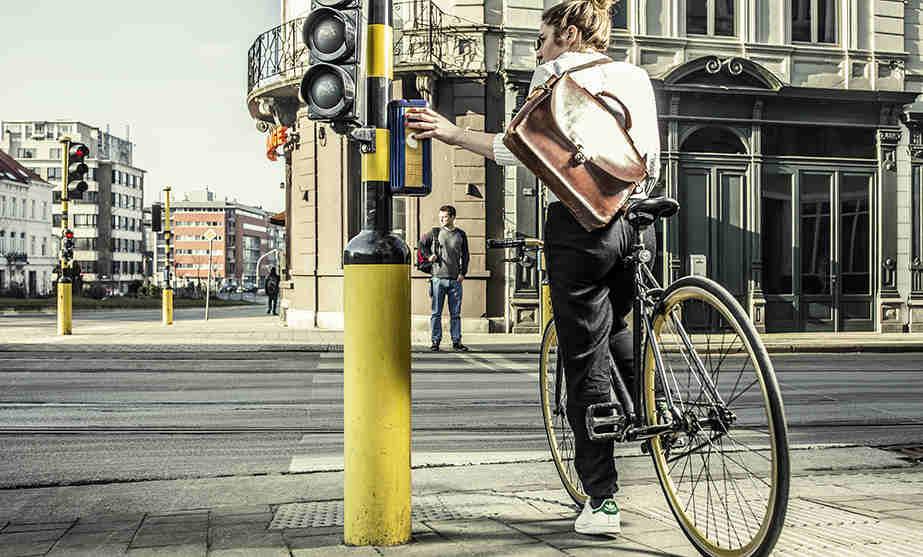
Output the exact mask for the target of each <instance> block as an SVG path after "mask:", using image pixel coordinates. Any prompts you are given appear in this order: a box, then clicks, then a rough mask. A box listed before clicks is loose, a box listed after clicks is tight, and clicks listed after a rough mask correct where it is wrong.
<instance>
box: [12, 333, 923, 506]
mask: <svg viewBox="0 0 923 557" xmlns="http://www.w3.org/2000/svg"><path fill="white" fill-rule="evenodd" d="M536 357H537V356H536V355H534V354H522V355H520V354H492V353H471V354H464V355H459V354H454V353H439V354H428V353H424V354H414V360H413V369H414V376H413V427H414V434H413V444H414V451H415V453H417V454H420V455H425V456H423V457H421V458H420V460H419V462H423V463H425V461H431V462H436V463H438V462H439V459H440V458H447V459H448V458H454V459H458V458H462V457H460V456H459V455H464V458H471V459H475V460H477V459H487V460H490V459H491V458H505V459H516V458H518V457H520V456H521V458H523V459H528V458H536V455H541V454H543V453H544V451H546V443H545V438H544V430H543V429H542V427H541V411H540V409H539V405H538V386H537V374H536V372H535V366H536ZM773 361H774V363H775V366H776V370H777V374H778V377H779V380H780V382H781V385H782V390H783V396H784V399H785V404H786V412H787V416H788V420H789V425H790V429H791V433H790V438H791V441H792V442H793V443H795V444H797V445H807V444H812V445H813V444H828V443H834V444H859V445H874V446H880V445H890V444H904V443H919V444H923V404H921V403H920V400H923V381H921V379H923V355H921V354H911V353H902V354H842V355H834V354H819V355H776V356H774V358H773ZM342 369H343V363H342V354H338V353H305V352H284V351H273V352H218V351H214V352H198V353H183V354H175V355H168V354H152V353H151V352H149V351H145V352H132V351H131V349H130V348H127V349H126V350H125V351H122V352H106V353H87V352H77V351H75V352H62V351H60V347H59V348H58V349H57V350H56V351H54V352H31V353H30V352H0V454H2V458H0V487H6V488H9V487H24V486H41V485H62V484H82V483H95V482H99V483H105V482H112V481H136V480H141V479H173V478H190V477H193V478H194V477H216V476H226V475H255V474H279V473H289V472H301V471H306V470H321V469H338V467H339V456H338V455H340V454H341V452H342V449H341V442H342V396H343V395H342V393H343V383H342ZM625 450H626V451H633V452H637V447H628V448H626V449H625ZM419 462H418V463H419Z"/></svg>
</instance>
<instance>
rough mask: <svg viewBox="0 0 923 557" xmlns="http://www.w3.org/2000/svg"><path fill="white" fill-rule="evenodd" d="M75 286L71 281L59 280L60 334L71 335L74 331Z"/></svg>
mask: <svg viewBox="0 0 923 557" xmlns="http://www.w3.org/2000/svg"><path fill="white" fill-rule="evenodd" d="M72 292H73V287H72V285H71V283H69V282H63V281H60V280H59V281H58V334H59V335H69V334H72V333H73V325H72V318H73V313H72V312H73V309H72V308H73V305H72Z"/></svg>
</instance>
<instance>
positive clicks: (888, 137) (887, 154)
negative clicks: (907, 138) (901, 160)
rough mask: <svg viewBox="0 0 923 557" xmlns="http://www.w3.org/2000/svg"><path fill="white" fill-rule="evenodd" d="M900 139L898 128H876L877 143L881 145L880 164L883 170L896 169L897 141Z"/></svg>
mask: <svg viewBox="0 0 923 557" xmlns="http://www.w3.org/2000/svg"><path fill="white" fill-rule="evenodd" d="M900 140H901V132H900V131H899V130H878V144H879V146H880V147H881V164H882V166H883V167H884V169H885V170H887V171H889V172H894V171H896V170H897V143H898V142H899V141H900Z"/></svg>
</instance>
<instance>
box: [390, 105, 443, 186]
mask: <svg viewBox="0 0 923 557" xmlns="http://www.w3.org/2000/svg"><path fill="white" fill-rule="evenodd" d="M426 106H427V102H426V101H424V100H403V99H402V100H396V101H391V103H390V104H389V105H388V128H389V131H390V136H391V194H392V195H400V196H410V197H423V196H426V195H429V194H430V193H432V191H433V162H432V161H433V145H432V143H433V142H432V140H431V139H416V138H414V137H413V133H414V132H413V130H410V129H406V128H405V126H404V114H405V113H406V111H407V109H408V108H411V107H413V108H425V107H426Z"/></svg>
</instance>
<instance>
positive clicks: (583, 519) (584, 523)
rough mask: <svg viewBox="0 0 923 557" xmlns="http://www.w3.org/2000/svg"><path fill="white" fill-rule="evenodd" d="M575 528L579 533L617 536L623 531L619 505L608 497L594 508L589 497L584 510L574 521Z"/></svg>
mask: <svg viewBox="0 0 923 557" xmlns="http://www.w3.org/2000/svg"><path fill="white" fill-rule="evenodd" d="M574 530H575V531H576V532H577V533H578V534H590V535H601V534H608V535H610V536H616V535H618V534H619V533H620V532H621V531H622V520H621V517H620V516H619V506H618V505H616V504H615V500H614V499H606V500H605V501H603V502H602V504H601V505H600V506H599V507H597V508H595V509H594V508H593V507H592V506H591V505H590V500H589V499H587V501H586V504H585V505H584V506H583V511H582V512H581V513H580V516H578V517H577V521H576V522H574Z"/></svg>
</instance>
